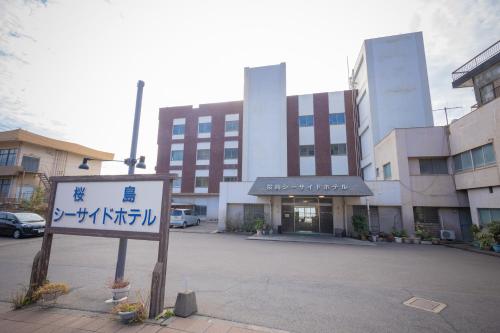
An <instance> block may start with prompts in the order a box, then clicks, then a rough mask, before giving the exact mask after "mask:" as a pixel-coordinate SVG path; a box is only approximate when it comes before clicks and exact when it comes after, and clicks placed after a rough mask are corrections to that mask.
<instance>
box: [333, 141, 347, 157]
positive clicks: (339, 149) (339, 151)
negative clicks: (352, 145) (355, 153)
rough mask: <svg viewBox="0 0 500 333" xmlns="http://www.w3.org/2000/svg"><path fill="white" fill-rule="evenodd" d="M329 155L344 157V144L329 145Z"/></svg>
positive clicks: (345, 149) (345, 147)
mask: <svg viewBox="0 0 500 333" xmlns="http://www.w3.org/2000/svg"><path fill="white" fill-rule="evenodd" d="M330 154H331V155H346V154H347V145H346V144H345V143H334V144H331V145H330Z"/></svg>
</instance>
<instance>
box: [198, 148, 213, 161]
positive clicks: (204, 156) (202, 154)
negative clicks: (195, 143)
mask: <svg viewBox="0 0 500 333" xmlns="http://www.w3.org/2000/svg"><path fill="white" fill-rule="evenodd" d="M196 159H197V160H199V161H202V160H203V161H207V160H209V159H210V149H198V150H197V151H196Z"/></svg>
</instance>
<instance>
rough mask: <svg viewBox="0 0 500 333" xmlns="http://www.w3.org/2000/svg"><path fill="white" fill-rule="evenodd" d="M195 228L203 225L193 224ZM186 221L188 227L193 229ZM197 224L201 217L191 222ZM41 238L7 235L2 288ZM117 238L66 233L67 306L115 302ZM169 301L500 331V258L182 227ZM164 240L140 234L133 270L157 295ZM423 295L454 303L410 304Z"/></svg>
mask: <svg viewBox="0 0 500 333" xmlns="http://www.w3.org/2000/svg"><path fill="white" fill-rule="evenodd" d="M192 228H193V227H192ZM186 230H189V228H188V229H186ZM192 230H193V229H192ZM40 245H41V239H40V238H28V239H22V240H15V241H14V240H11V239H7V238H0V299H1V300H4V301H5V300H8V299H9V297H10V295H11V294H12V292H13V291H14V290H15V289H16V288H18V287H19V286H20V285H22V284H24V285H26V284H27V283H28V279H29V273H30V269H31V264H32V259H33V256H34V255H35V253H36V251H37V250H38V249H39V248H40ZM117 246H118V240H116V239H103V238H91V237H77V236H64V235H58V236H56V237H55V238H54V242H53V248H52V257H51V263H50V267H49V279H50V280H51V281H65V282H67V283H68V284H69V285H70V286H71V288H72V291H71V292H70V294H68V295H66V296H63V297H61V298H60V300H59V306H61V307H68V308H77V309H85V310H91V311H108V310H109V305H106V304H104V300H105V298H107V297H108V295H109V292H108V290H107V289H106V281H108V280H110V279H111V278H112V277H113V275H114V265H115V259H116V253H117ZM169 249H170V252H169V262H168V273H167V286H166V302H167V305H173V304H174V302H175V296H176V293H177V292H178V291H181V290H184V289H185V288H186V287H187V288H188V289H193V290H195V291H196V296H197V300H198V308H199V312H200V313H201V314H206V315H210V316H214V317H219V318H224V319H229V320H235V321H239V322H245V323H252V324H257V325H263V326H267V327H273V328H279V329H285V330H289V331H292V332H424V331H425V332H498V331H500V317H499V316H498V313H499V311H498V309H499V308H498V305H499V304H500V283H499V282H498V277H499V276H500V260H499V258H496V257H491V256H486V255H480V254H475V253H470V252H465V251H461V250H457V249H451V248H446V247H443V246H430V245H406V244H382V245H378V246H353V245H336V244H306V243H282V242H265V241H250V240H246V237H245V236H240V235H232V234H211V233H206V232H203V233H195V232H182V231H180V232H172V233H171V237H170V247H169ZM156 251H157V243H155V242H148V241H136V240H131V241H129V247H128V253H127V267H126V275H127V276H128V278H129V279H130V280H131V283H132V289H133V290H134V291H140V292H141V293H142V294H143V296H144V297H145V298H147V294H148V289H149V285H150V282H151V281H150V276H151V271H152V269H153V266H154V263H155V260H156ZM413 296H418V297H423V298H426V299H431V300H435V301H438V302H443V303H445V304H447V307H446V308H445V309H444V310H443V311H442V312H441V313H439V314H434V313H430V312H426V311H422V310H417V309H412V308H409V307H407V306H405V305H403V304H402V303H403V302H404V301H406V300H408V299H409V298H411V297H413Z"/></svg>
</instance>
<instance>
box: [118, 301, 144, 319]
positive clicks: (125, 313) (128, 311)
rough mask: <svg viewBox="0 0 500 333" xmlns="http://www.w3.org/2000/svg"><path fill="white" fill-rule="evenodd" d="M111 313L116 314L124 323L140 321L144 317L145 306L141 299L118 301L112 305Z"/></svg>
mask: <svg viewBox="0 0 500 333" xmlns="http://www.w3.org/2000/svg"><path fill="white" fill-rule="evenodd" d="M112 313H114V314H117V315H118V317H120V320H121V321H122V322H123V323H125V324H129V323H136V322H142V321H144V320H145V319H146V307H145V305H144V302H143V301H142V300H139V301H137V302H134V303H130V302H122V303H119V304H117V305H115V306H114V307H113V309H112Z"/></svg>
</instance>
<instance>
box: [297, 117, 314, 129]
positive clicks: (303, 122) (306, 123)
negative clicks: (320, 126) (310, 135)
mask: <svg viewBox="0 0 500 333" xmlns="http://www.w3.org/2000/svg"><path fill="white" fill-rule="evenodd" d="M310 126H314V117H313V116H312V115H309V116H299V127H310Z"/></svg>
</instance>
